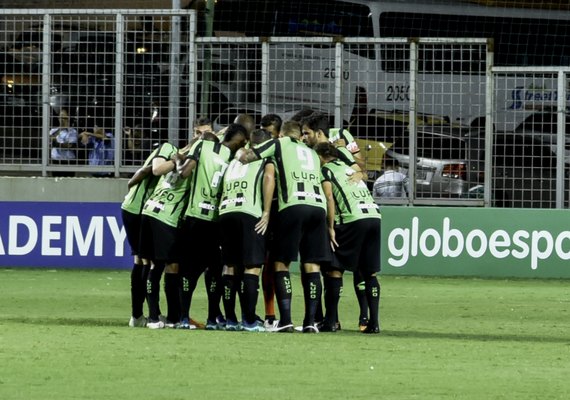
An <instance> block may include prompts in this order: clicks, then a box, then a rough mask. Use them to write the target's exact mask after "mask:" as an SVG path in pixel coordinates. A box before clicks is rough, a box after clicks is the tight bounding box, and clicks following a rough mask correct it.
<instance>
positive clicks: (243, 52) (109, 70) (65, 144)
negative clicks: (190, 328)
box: [0, 10, 568, 208]
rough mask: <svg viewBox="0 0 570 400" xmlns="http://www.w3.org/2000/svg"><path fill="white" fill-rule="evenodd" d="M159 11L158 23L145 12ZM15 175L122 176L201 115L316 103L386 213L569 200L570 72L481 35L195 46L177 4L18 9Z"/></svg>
mask: <svg viewBox="0 0 570 400" xmlns="http://www.w3.org/2000/svg"><path fill="white" fill-rule="evenodd" d="M149 15H153V16H152V17H149ZM0 25H1V26H2V34H3V35H4V40H3V41H2V43H3V47H2V48H1V49H0V50H1V54H2V59H1V60H0V65H1V66H2V71H1V73H2V99H1V104H0V107H1V108H2V114H1V118H2V123H1V126H0V170H1V171H2V172H3V173H5V174H22V173H29V174H39V175H43V176H49V175H54V176H57V175H76V176H89V175H94V176H107V175H109V176H115V177H118V176H128V175H130V174H131V173H132V172H133V171H135V170H136V168H137V167H138V166H139V165H140V164H141V163H142V161H143V160H144V159H145V158H146V156H147V155H148V154H149V152H150V150H151V149H152V148H153V146H154V145H155V144H156V143H158V142H161V141H171V142H173V143H175V144H178V145H184V144H185V143H186V141H187V140H188V139H189V138H190V137H191V136H192V128H193V121H194V120H195V119H196V118H198V117H200V116H208V117H209V118H211V119H212V121H213V129H214V130H220V129H222V128H223V127H224V126H226V125H228V124H229V123H231V122H232V121H233V119H234V118H235V117H236V116H237V115H238V114H240V113H248V114H251V115H253V116H254V117H255V118H256V121H257V122H259V120H260V119H261V117H262V116H263V115H265V114H268V113H275V114H278V115H280V116H281V117H282V118H283V119H284V120H287V119H289V118H291V117H293V116H294V115H295V114H297V113H298V112H300V111H302V110H305V109H311V110H315V111H319V112H323V113H326V114H328V115H329V117H330V121H331V126H332V127H336V128H343V129H346V130H347V131H349V132H350V133H351V134H352V136H354V137H355V139H356V143H357V145H358V147H359V149H360V152H359V154H360V157H361V158H362V159H363V160H364V162H365V165H366V169H367V171H368V178H369V182H368V183H369V185H370V186H371V187H372V185H373V183H374V181H375V180H376V179H377V178H378V177H379V176H380V175H381V174H382V173H383V171H384V160H385V159H391V160H396V161H397V162H398V164H399V168H400V170H401V171H403V172H405V173H406V174H407V175H408V176H409V177H410V183H411V185H410V186H411V191H410V194H409V196H408V198H405V199H397V200H394V199H387V200H383V199H380V200H381V201H382V202H384V203H390V204H393V203H395V204H414V205H442V204H446V205H473V206H499V207H531V208H554V207H557V208H562V207H566V205H567V201H568V199H567V197H568V196H567V194H566V192H567V190H566V189H565V188H566V187H567V186H568V174H567V161H568V160H567V157H566V152H567V150H566V135H565V130H566V123H567V121H566V98H567V94H566V91H567V90H566V89H567V86H568V82H567V80H568V77H567V73H568V71H567V70H564V69H544V68H543V69H542V70H540V69H539V70H536V69H532V70H521V69H520V68H512V69H509V68H507V67H501V68H499V67H494V66H493V52H492V46H491V44H492V43H490V42H488V41H487V40H484V39H437V38H430V39H386V38H383V39H374V38H345V39H342V40H341V39H339V38H332V37H318V38H306V37H303V38H296V37H287V38H285V37H279V38H277V37H270V38H266V37H247V38H246V37H208V38H206V37H195V36H194V34H193V32H195V30H196V29H195V27H196V23H195V15H194V13H193V12H191V11H174V10H151V11H149V10H144V11H137V10H120V11H119V12H117V11H116V10H114V11H104V10H81V11H79V10H37V11H33V12H32V11H29V10H20V11H17V14H9V13H4V14H3V15H2V16H1V17H0Z"/></svg>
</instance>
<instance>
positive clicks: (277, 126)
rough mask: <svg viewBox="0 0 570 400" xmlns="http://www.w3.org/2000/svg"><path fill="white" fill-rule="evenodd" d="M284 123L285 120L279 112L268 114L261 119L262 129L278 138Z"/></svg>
mask: <svg viewBox="0 0 570 400" xmlns="http://www.w3.org/2000/svg"><path fill="white" fill-rule="evenodd" d="M282 124H283V120H282V119H281V117H280V116H279V115H277V114H266V115H264V116H263V117H261V121H259V125H260V126H261V129H263V130H265V131H267V132H269V134H270V135H271V137H272V138H273V139H277V138H278V137H279V132H280V131H281V125H282Z"/></svg>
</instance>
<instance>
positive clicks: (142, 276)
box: [121, 148, 159, 328]
mask: <svg viewBox="0 0 570 400" xmlns="http://www.w3.org/2000/svg"><path fill="white" fill-rule="evenodd" d="M158 153H159V149H158V148H157V149H155V150H154V151H153V152H152V153H151V154H150V155H149V156H148V158H147V159H146V160H145V162H144V163H143V165H142V167H141V168H139V169H138V170H137V171H136V172H135V174H134V175H133V176H132V177H131V179H130V180H129V182H128V184H127V186H128V188H129V192H128V193H127V195H126V196H125V199H124V200H123V203H122V204H121V216H122V219H123V225H124V226H125V231H126V233H127V241H128V242H129V245H130V246H131V251H132V254H133V256H134V264H133V269H132V270H131V319H130V320H129V326H130V327H132V328H135V327H145V326H146V323H147V318H146V317H145V316H144V315H143V304H144V300H145V297H146V279H147V277H148V271H149V269H150V261H149V260H147V259H144V258H142V257H140V243H139V239H140V227H141V212H142V209H143V206H144V204H145V202H146V201H147V200H148V198H149V197H150V195H151V194H152V192H153V191H154V188H155V187H156V184H157V182H158V179H159V177H158V176H155V175H153V174H152V161H153V160H154V158H155V157H156V156H157V155H158Z"/></svg>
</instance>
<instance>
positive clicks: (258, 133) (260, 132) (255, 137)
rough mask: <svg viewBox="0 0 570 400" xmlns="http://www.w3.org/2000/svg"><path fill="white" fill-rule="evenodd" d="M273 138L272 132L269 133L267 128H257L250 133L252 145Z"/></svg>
mask: <svg viewBox="0 0 570 400" xmlns="http://www.w3.org/2000/svg"><path fill="white" fill-rule="evenodd" d="M271 138H272V135H271V133H269V132H268V131H266V130H265V129H255V130H254V131H253V132H251V133H250V135H249V143H250V144H251V145H252V146H256V145H258V144H261V143H263V142H266V141H268V140H269V139H271Z"/></svg>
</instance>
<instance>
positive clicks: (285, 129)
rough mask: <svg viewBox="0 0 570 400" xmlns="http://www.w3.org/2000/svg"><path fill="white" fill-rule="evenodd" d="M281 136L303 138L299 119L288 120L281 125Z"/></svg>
mask: <svg viewBox="0 0 570 400" xmlns="http://www.w3.org/2000/svg"><path fill="white" fill-rule="evenodd" d="M279 136H280V137H286V136H287V137H290V138H293V139H297V140H299V139H301V125H300V124H299V122H297V121H287V122H285V123H283V125H281V131H280V132H279Z"/></svg>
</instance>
